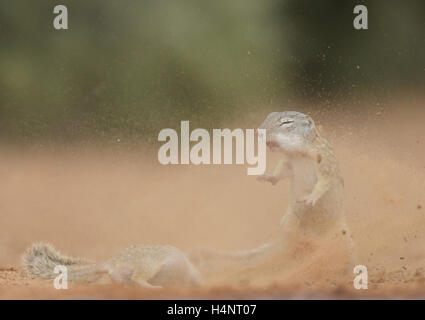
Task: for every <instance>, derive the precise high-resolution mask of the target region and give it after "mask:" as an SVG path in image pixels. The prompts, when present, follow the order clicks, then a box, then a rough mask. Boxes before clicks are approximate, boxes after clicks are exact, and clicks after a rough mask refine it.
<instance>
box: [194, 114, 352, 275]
mask: <svg viewBox="0 0 425 320" xmlns="http://www.w3.org/2000/svg"><path fill="white" fill-rule="evenodd" d="M258 129H266V134H265V136H262V138H263V139H265V140H266V144H267V146H268V148H269V149H270V150H271V151H278V152H281V153H282V154H283V158H282V159H281V160H280V161H279V163H278V165H277V167H276V168H275V170H274V172H273V173H272V174H263V175H261V176H259V177H257V179H258V180H259V181H262V182H270V183H272V184H273V185H275V184H276V183H277V182H279V181H280V180H282V179H285V178H290V181H291V183H290V198H289V199H290V200H289V201H290V202H289V204H288V209H287V211H286V213H285V214H284V215H283V217H282V219H281V222H280V233H279V237H278V239H275V240H273V241H271V242H269V243H266V244H264V245H263V246H261V247H259V248H255V249H253V250H246V251H240V252H236V253H223V252H217V251H211V250H198V251H197V252H195V253H193V255H192V256H191V259H192V260H193V262H194V263H195V264H196V265H197V266H198V267H199V268H201V269H202V270H203V271H205V270H207V271H208V270H209V268H210V266H211V265H214V263H215V262H219V261H221V263H223V262H225V263H233V264H234V263H235V262H239V263H242V265H247V264H248V263H254V264H255V263H257V264H258V263H261V261H264V259H265V258H266V257H269V258H270V257H273V256H274V257H277V260H279V261H282V260H283V264H284V263H285V261H284V260H285V259H287V261H286V262H287V263H292V264H293V260H294V259H295V258H294V257H296V258H297V259H299V258H301V260H302V255H303V253H302V252H301V251H304V252H305V254H308V255H309V256H310V257H311V255H313V254H315V252H317V251H318V250H316V249H320V248H322V249H323V247H324V246H327V245H325V243H326V241H328V242H332V243H333V244H337V245H338V246H339V247H340V249H341V250H339V251H342V252H343V251H345V250H347V251H349V250H351V246H352V245H351V239H350V236H349V234H348V233H347V227H346V224H345V218H344V208H343V198H344V182H343V179H342V177H341V175H340V172H339V168H338V162H337V159H336V157H335V155H334V153H333V150H332V147H331V146H330V144H329V142H328V141H327V140H326V139H324V138H323V137H321V136H320V134H319V133H318V131H317V130H316V127H315V124H314V121H313V119H312V118H311V117H310V116H307V115H305V114H302V113H300V112H295V111H285V112H273V113H270V114H269V115H268V116H267V118H266V119H265V120H264V122H263V123H262V124H261V125H260V126H259V128H258ZM329 240H330V241H329ZM297 248H303V249H301V250H298V249H297ZM305 248H309V249H308V250H307V249H306V250H304V249H305ZM328 248H331V246H328ZM329 250H330V251H332V250H333V249H329ZM329 250H328V251H329ZM277 260H276V259H275V263H276V261H277ZM348 260H350V259H348ZM283 264H281V263H280V262H279V266H281V265H283ZM350 264H351V263H350ZM239 266H240V264H239ZM346 267H347V269H346V270H348V264H347V265H346ZM346 267H344V268H346ZM274 269H276V268H274Z"/></svg>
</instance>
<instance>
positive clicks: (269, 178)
mask: <svg viewBox="0 0 425 320" xmlns="http://www.w3.org/2000/svg"><path fill="white" fill-rule="evenodd" d="M257 181H260V182H270V183H271V184H272V185H275V184H276V183H277V179H276V178H275V177H274V176H272V175H270V174H262V175H260V176H258V177H257Z"/></svg>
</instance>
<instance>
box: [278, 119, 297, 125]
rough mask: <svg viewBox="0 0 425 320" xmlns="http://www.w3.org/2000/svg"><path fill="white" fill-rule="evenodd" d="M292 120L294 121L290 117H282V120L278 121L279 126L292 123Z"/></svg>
mask: <svg viewBox="0 0 425 320" xmlns="http://www.w3.org/2000/svg"><path fill="white" fill-rule="evenodd" d="M292 122H294V120H291V119H284V120H281V122H280V124H279V125H280V126H283V125H284V124H290V123H292Z"/></svg>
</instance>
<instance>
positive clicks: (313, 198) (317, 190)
mask: <svg viewBox="0 0 425 320" xmlns="http://www.w3.org/2000/svg"><path fill="white" fill-rule="evenodd" d="M318 159H320V160H318V161H317V166H316V170H317V182H316V184H315V185H314V187H313V190H312V191H311V193H310V194H309V195H308V196H306V197H303V198H301V199H298V200H297V201H299V202H304V203H305V204H306V205H307V206H311V207H314V205H315V204H316V203H317V201H318V200H319V199H320V198H321V197H322V196H323V195H324V194H325V193H326V192H327V191H328V190H329V189H330V187H331V180H330V179H329V176H330V170H331V168H330V166H329V164H328V163H327V162H326V161H321V156H319V157H318Z"/></svg>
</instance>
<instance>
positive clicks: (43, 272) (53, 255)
mask: <svg viewBox="0 0 425 320" xmlns="http://www.w3.org/2000/svg"><path fill="white" fill-rule="evenodd" d="M22 264H23V266H24V269H25V271H26V273H27V274H28V275H29V276H31V277H34V278H43V279H53V278H55V277H56V276H58V274H57V273H54V272H53V271H54V269H55V267H56V266H58V265H61V266H65V267H67V270H68V280H71V281H78V282H93V281H95V280H96V279H98V278H99V277H100V273H101V272H99V270H98V268H97V266H96V264H95V263H93V262H90V261H87V260H84V259H80V258H73V257H68V256H66V255H64V254H62V253H60V252H59V251H58V250H56V249H55V248H54V247H53V246H51V245H49V244H46V243H34V244H32V245H31V246H30V247H29V248H27V249H26V250H25V252H24V254H23V255H22Z"/></svg>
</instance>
